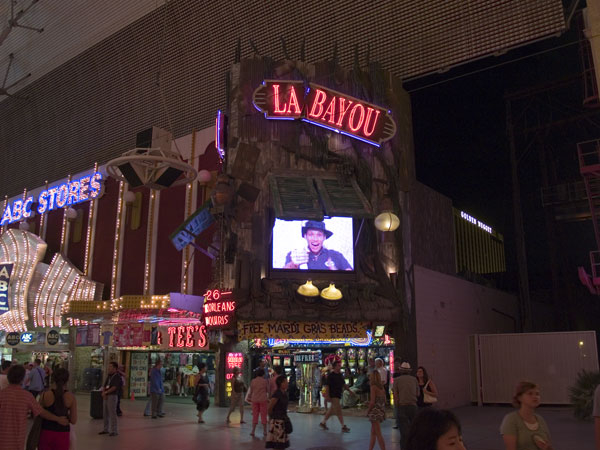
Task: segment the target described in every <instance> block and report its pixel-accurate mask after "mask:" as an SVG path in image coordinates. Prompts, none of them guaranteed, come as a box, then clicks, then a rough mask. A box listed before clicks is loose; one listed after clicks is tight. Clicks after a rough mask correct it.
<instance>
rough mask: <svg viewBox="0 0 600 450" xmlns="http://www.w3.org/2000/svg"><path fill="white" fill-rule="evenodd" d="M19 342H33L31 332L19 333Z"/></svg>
mask: <svg viewBox="0 0 600 450" xmlns="http://www.w3.org/2000/svg"><path fill="white" fill-rule="evenodd" d="M21 342H22V343H23V344H31V342H33V333H23V334H21Z"/></svg>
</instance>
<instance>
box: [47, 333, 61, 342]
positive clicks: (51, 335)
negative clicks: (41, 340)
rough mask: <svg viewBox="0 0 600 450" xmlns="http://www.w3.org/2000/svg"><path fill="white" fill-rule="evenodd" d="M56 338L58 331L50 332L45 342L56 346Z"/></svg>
mask: <svg viewBox="0 0 600 450" xmlns="http://www.w3.org/2000/svg"><path fill="white" fill-rule="evenodd" d="M58 338H59V335H58V331H56V330H50V331H49V332H48V335H47V336H46V342H48V344H49V345H56V344H58Z"/></svg>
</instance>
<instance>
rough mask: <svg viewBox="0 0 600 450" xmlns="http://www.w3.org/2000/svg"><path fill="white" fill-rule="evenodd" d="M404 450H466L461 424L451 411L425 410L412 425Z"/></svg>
mask: <svg viewBox="0 0 600 450" xmlns="http://www.w3.org/2000/svg"><path fill="white" fill-rule="evenodd" d="M402 450H466V448H465V445H464V444H463V440H462V431H461V427H460V422H459V421H458V419H457V418H456V416H455V415H454V414H453V413H452V412H451V411H448V410H445V409H434V408H427V409H424V410H422V411H421V412H419V414H417V417H416V418H415V420H414V421H413V423H412V424H411V426H410V431H409V433H408V439H407V441H406V446H402Z"/></svg>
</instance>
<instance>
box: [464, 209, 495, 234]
mask: <svg viewBox="0 0 600 450" xmlns="http://www.w3.org/2000/svg"><path fill="white" fill-rule="evenodd" d="M460 217H461V218H463V219H465V220H466V221H467V222H471V223H472V224H473V225H477V226H478V227H479V228H481V229H482V230H483V231H487V232H488V233H491V232H492V227H490V226H489V225H486V224H485V223H483V222H482V221H481V220H477V219H476V218H475V217H473V216H470V215H469V214H467V213H466V212H464V211H461V212H460Z"/></svg>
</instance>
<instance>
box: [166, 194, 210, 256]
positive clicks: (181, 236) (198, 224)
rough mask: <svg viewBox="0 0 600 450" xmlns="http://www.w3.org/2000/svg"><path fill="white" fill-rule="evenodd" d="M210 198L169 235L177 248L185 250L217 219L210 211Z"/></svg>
mask: <svg viewBox="0 0 600 450" xmlns="http://www.w3.org/2000/svg"><path fill="white" fill-rule="evenodd" d="M210 204H211V202H210V200H209V201H207V202H206V203H204V205H202V206H201V207H200V208H198V210H197V211H196V212H194V214H192V215H191V216H190V217H188V218H187V219H186V220H185V222H183V223H182V224H181V225H179V226H178V227H177V229H176V230H175V231H173V233H171V235H170V236H169V239H171V242H172V243H173V245H174V246H175V248H176V249H177V250H179V251H181V250H183V249H184V248H185V247H186V246H187V245H189V244H191V243H192V242H194V239H196V238H197V237H198V235H199V234H200V233H202V232H203V231H204V230H206V229H207V228H208V227H209V226H211V225H212V223H213V222H214V221H215V219H214V217H213V215H212V214H211V213H210Z"/></svg>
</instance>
